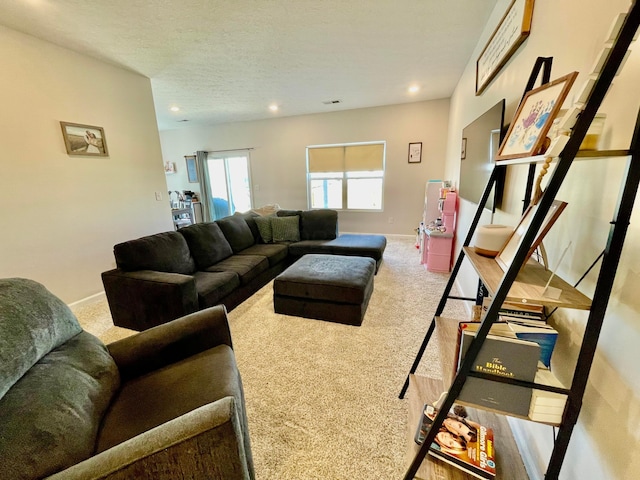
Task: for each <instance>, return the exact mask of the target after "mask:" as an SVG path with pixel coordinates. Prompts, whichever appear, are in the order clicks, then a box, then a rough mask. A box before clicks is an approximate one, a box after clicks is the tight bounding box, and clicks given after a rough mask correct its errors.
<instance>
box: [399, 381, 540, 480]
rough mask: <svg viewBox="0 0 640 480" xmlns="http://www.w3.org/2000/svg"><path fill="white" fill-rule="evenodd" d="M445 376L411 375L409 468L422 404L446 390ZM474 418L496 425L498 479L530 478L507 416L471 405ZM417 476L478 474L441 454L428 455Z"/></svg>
mask: <svg viewBox="0 0 640 480" xmlns="http://www.w3.org/2000/svg"><path fill="white" fill-rule="evenodd" d="M443 385H444V384H443V382H442V380H436V379H432V378H427V377H424V376H420V375H410V376H409V390H408V397H409V423H408V425H407V437H408V442H409V449H408V452H407V468H408V466H409V464H410V462H411V461H412V460H413V458H414V456H415V454H416V453H417V452H418V450H419V449H420V447H419V445H418V444H416V443H415V441H414V440H413V437H414V435H415V433H416V428H417V426H418V422H419V421H420V418H421V415H422V408H423V406H424V404H425V403H427V402H434V401H435V400H437V399H438V397H439V396H440V393H442V391H443V388H444V386H443ZM468 410H469V413H470V415H472V416H473V418H476V419H478V421H479V422H480V423H482V424H484V425H488V426H490V427H491V428H492V429H493V432H494V441H495V444H496V456H497V457H496V477H495V478H496V480H512V479H516V478H517V479H518V480H520V479H522V480H528V478H529V476H528V475H527V472H526V470H525V468H524V464H523V463H522V459H521V457H520V452H519V451H518V448H517V446H516V442H515V440H514V439H513V434H512V433H511V428H509V424H508V423H507V419H506V417H503V416H501V415H494V414H492V413H490V412H486V411H482V410H475V409H468ZM415 478H417V479H421V480H433V479H438V480H474V479H476V477H474V476H473V475H470V474H468V473H466V472H463V471H461V470H460V469H458V468H456V467H454V466H452V465H449V464H448V463H446V462H443V461H441V460H439V459H437V458H434V457H432V456H431V455H427V456H426V457H425V459H424V461H423V462H422V465H421V466H420V468H419V469H418V472H417V473H416V476H415Z"/></svg>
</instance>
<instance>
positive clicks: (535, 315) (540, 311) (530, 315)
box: [482, 297, 546, 322]
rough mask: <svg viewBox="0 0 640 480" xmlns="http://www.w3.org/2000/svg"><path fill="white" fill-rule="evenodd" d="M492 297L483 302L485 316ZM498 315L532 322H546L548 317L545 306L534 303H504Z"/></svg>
mask: <svg viewBox="0 0 640 480" xmlns="http://www.w3.org/2000/svg"><path fill="white" fill-rule="evenodd" d="M491 301H492V299H491V297H486V298H484V299H483V300H482V312H483V316H484V314H486V312H487V310H488V309H489V305H491ZM498 314H499V315H500V316H501V317H502V316H505V317H513V318H522V319H526V320H530V321H532V322H546V315H545V311H544V306H543V305H538V304H534V303H528V302H527V303H520V302H511V301H504V302H502V305H501V306H500V309H499V311H498Z"/></svg>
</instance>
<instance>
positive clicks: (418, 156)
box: [409, 142, 422, 163]
mask: <svg viewBox="0 0 640 480" xmlns="http://www.w3.org/2000/svg"><path fill="white" fill-rule="evenodd" d="M421 161H422V142H415V143H410V144H409V163H420V162H421Z"/></svg>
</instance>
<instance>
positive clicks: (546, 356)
mask: <svg viewBox="0 0 640 480" xmlns="http://www.w3.org/2000/svg"><path fill="white" fill-rule="evenodd" d="M479 328H480V323H479V322H460V323H459V325H458V339H457V343H456V353H455V355H456V356H455V361H456V362H457V361H458V360H459V357H460V341H461V338H462V331H463V330H467V331H470V332H476V331H478V329H479ZM489 333H490V334H492V335H500V336H502V337H508V338H519V339H520V340H527V341H530V342H535V343H537V344H538V345H540V361H541V362H542V363H543V365H544V366H545V367H547V368H550V367H551V356H552V355H553V350H554V348H555V346H556V341H557V340H558V331H557V330H556V329H554V328H553V327H552V326H551V325H548V324H546V323H538V324H535V325H530V324H529V323H527V322H521V321H519V320H509V321H503V320H500V321H498V322H495V323H494V324H493V325H492V326H491V329H490V330H489Z"/></svg>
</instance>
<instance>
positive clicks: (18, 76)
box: [0, 27, 172, 303]
mask: <svg viewBox="0 0 640 480" xmlns="http://www.w3.org/2000/svg"><path fill="white" fill-rule="evenodd" d="M0 64H1V65H2V71H3V74H2V75H0V104H1V105H2V114H1V115H0V164H1V165H2V173H0V190H1V191H2V204H3V205H2V211H3V215H2V220H3V228H2V231H3V233H2V235H0V277H13V276H20V277H27V278H31V279H34V280H37V281H39V282H42V283H43V284H44V285H45V286H47V288H49V289H50V290H51V291H52V292H53V293H55V294H56V295H58V296H60V297H61V298H62V299H63V300H64V301H66V302H68V303H69V302H73V301H77V300H80V299H82V298H85V297H87V296H90V295H93V294H95V293H98V292H100V291H102V290H103V287H102V281H101V279H100V272H102V271H104V270H107V269H109V268H112V267H113V266H114V259H113V245H114V244H115V243H118V242H120V241H124V240H129V239H131V238H135V237H137V236H141V235H144V234H148V233H155V232H158V231H163V230H168V229H171V228H172V222H171V215H170V211H169V204H168V202H167V201H164V200H166V196H167V192H166V186H165V181H164V174H163V170H162V162H161V158H162V156H161V151H160V141H159V137H158V130H157V126H156V120H155V113H154V107H153V99H152V94H151V85H150V81H149V79H148V78H145V77H142V76H140V75H137V74H134V73H131V72H128V71H125V70H122V69H119V68H116V67H113V66H110V65H107V64H105V63H102V62H99V61H97V60H93V59H90V58H88V57H85V56H82V55H79V54H76V53H73V52H71V51H69V50H65V49H62V48H59V47H56V46H54V45H52V44H50V43H46V42H42V41H40V40H37V39H35V38H34V37H30V36H27V35H23V34H21V33H17V32H15V31H13V30H9V29H6V28H4V27H0ZM60 121H67V122H73V123H81V124H88V125H97V126H101V127H103V128H104V130H105V136H106V141H107V145H108V148H109V153H110V156H109V157H82V156H69V155H67V153H66V150H65V146H64V142H63V139H62V134H61V128H60V124H59V122H60ZM155 191H159V192H161V193H162V194H163V201H162V202H156V200H155V195H154V192H155Z"/></svg>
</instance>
